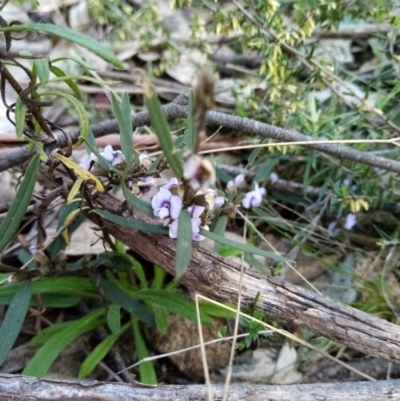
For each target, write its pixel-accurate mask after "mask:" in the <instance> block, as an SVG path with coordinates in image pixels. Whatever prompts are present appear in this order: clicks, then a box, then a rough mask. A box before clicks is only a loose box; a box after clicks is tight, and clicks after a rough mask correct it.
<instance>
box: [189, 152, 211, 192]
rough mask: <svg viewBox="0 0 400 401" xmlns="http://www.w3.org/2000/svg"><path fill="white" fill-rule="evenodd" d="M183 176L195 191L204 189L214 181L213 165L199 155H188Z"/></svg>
mask: <svg viewBox="0 0 400 401" xmlns="http://www.w3.org/2000/svg"><path fill="white" fill-rule="evenodd" d="M183 176H184V178H185V180H187V181H188V182H189V185H190V187H191V188H192V189H193V190H195V191H197V190H199V189H200V190H203V191H206V190H207V189H208V187H209V186H210V185H212V184H214V183H215V170H214V167H213V166H212V164H211V162H210V161H209V160H207V159H203V158H202V157H200V156H199V155H191V156H189V158H188V159H187V161H186V166H185V172H184V174H183Z"/></svg>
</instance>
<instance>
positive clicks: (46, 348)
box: [22, 308, 105, 377]
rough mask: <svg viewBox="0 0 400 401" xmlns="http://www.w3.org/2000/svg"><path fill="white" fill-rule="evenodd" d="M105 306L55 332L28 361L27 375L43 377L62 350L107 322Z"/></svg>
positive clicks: (25, 373) (24, 373)
mask: <svg viewBox="0 0 400 401" xmlns="http://www.w3.org/2000/svg"><path fill="white" fill-rule="evenodd" d="M104 313H105V309H104V308H99V309H97V310H95V311H93V312H91V313H89V314H88V315H86V316H84V317H82V318H80V319H78V320H75V321H73V322H69V323H70V324H69V325H68V326H66V327H64V328H63V329H62V330H60V331H58V332H57V333H56V334H54V335H53V336H52V337H51V338H49V340H48V341H47V342H46V343H45V344H44V345H43V346H42V347H41V348H40V349H39V351H38V352H36V354H35V356H34V357H33V358H32V359H31V360H30V361H29V362H28V364H27V365H26V367H25V369H24V371H23V372H22V374H23V375H25V376H35V377H43V376H44V375H45V374H46V373H47V371H48V370H49V368H50V366H51V365H52V363H53V362H54V360H55V359H56V358H57V356H58V355H59V354H60V352H61V351H62V350H63V349H64V348H65V347H66V346H67V345H68V344H70V343H72V341H74V340H75V339H76V338H78V337H79V336H80V335H82V334H84V333H86V332H88V331H91V330H94V329H96V328H97V327H100V326H101V325H103V324H104V323H105V319H104Z"/></svg>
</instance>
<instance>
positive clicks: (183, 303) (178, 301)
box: [132, 290, 213, 324]
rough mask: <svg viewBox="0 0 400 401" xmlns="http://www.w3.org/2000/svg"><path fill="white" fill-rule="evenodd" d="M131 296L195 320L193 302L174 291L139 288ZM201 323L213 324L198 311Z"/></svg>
mask: <svg viewBox="0 0 400 401" xmlns="http://www.w3.org/2000/svg"><path fill="white" fill-rule="evenodd" d="M132 296H133V297H135V298H138V299H140V300H142V301H145V302H152V303H153V304H156V305H160V306H163V307H164V308H166V309H167V310H169V311H170V312H172V313H175V314H177V315H179V316H182V317H184V318H185V319H188V320H191V321H192V322H197V315H196V307H195V304H194V302H192V301H190V300H189V299H187V298H185V297H183V296H182V295H180V294H179V293H178V292H176V291H167V290H139V291H135V293H134V294H132ZM200 318H201V322H202V323H203V324H213V321H212V320H211V319H210V317H209V316H207V315H206V314H204V313H201V312H200Z"/></svg>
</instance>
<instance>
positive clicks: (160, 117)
mask: <svg viewBox="0 0 400 401" xmlns="http://www.w3.org/2000/svg"><path fill="white" fill-rule="evenodd" d="M143 93H144V98H145V102H146V106H147V109H148V110H149V114H150V119H151V123H152V125H153V127H154V131H155V133H156V135H157V137H158V140H159V141H160V146H161V149H162V151H163V153H164V156H165V158H166V159H167V161H168V163H169V165H170V167H171V169H172V171H173V172H174V173H175V175H176V176H177V177H178V178H181V177H182V176H183V166H182V162H181V159H180V158H179V156H178V154H177V153H176V148H175V147H174V143H173V141H172V137H171V133H170V131H169V126H168V121H167V119H166V117H165V114H164V111H163V109H162V107H161V103H160V101H159V100H158V97H157V96H156V95H155V93H154V91H153V89H152V87H151V84H150V82H148V81H145V83H144V85H143Z"/></svg>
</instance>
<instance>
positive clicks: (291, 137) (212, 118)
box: [0, 95, 400, 173]
mask: <svg viewBox="0 0 400 401" xmlns="http://www.w3.org/2000/svg"><path fill="white" fill-rule="evenodd" d="M186 103H187V98H186V96H185V95H180V96H178V97H177V98H176V99H175V100H174V101H173V102H171V103H169V104H167V105H165V106H164V107H163V109H164V112H165V115H166V117H167V120H168V121H170V120H173V119H175V118H185V117H187V106H186ZM207 124H210V125H213V126H217V127H224V128H229V129H232V130H235V131H241V132H245V133H248V134H251V135H260V136H263V137H265V138H270V139H274V140H277V141H279V142H293V143H294V144H295V143H296V142H315V141H317V139H316V138H312V137H310V136H307V135H303V134H300V133H298V132H296V131H292V130H288V129H284V128H279V127H275V126H273V125H269V124H265V123H262V122H259V121H255V120H251V119H249V118H240V117H236V116H232V115H230V114H224V113H218V112H215V111H210V112H208V113H207ZM132 125H133V128H137V127H142V126H145V125H150V117H149V113H148V112H147V111H141V112H140V113H136V114H135V115H134V116H133V117H132ZM91 129H92V131H93V134H94V136H95V137H99V136H104V135H108V134H111V133H114V132H118V124H117V121H116V120H108V121H104V122H102V123H98V124H94V125H92V126H91ZM79 135H80V132H79V130H74V131H72V132H70V133H69V137H70V139H71V141H72V143H73V144H74V143H76V142H77V141H78V137H79ZM57 140H58V147H61V148H62V147H66V146H67V140H66V138H65V137H64V136H61V135H59V136H57ZM49 146H54V145H51V144H50V145H49ZM301 146H306V147H308V148H310V149H314V150H317V151H319V152H322V153H326V154H328V155H331V156H334V157H336V158H338V159H342V160H350V161H354V162H356V163H363V164H367V165H370V166H374V167H378V168H381V169H384V170H388V171H394V172H397V173H400V162H397V161H395V160H391V159H386V158H384V157H379V156H375V155H372V154H369V153H366V152H361V151H359V150H354V149H351V148H348V147H346V146H342V145H336V144H329V143H324V144H318V143H312V144H309V145H308V144H307V145H301ZM45 149H46V146H45ZM35 152H36V150H34V151H29V149H28V146H22V147H21V148H19V149H18V150H15V151H13V152H10V153H9V154H8V155H7V156H4V157H3V158H2V159H0V171H4V170H7V169H8V168H10V167H14V166H18V165H21V164H22V163H24V162H25V161H27V160H28V159H29V158H30V157H32V156H33V155H34V154H35Z"/></svg>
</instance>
